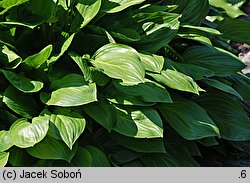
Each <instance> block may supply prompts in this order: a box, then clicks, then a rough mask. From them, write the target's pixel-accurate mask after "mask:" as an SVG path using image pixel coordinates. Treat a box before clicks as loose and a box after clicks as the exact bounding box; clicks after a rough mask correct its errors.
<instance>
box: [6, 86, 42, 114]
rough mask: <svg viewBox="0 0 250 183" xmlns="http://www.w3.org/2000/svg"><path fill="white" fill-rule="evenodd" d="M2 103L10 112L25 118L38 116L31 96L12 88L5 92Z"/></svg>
mask: <svg viewBox="0 0 250 183" xmlns="http://www.w3.org/2000/svg"><path fill="white" fill-rule="evenodd" d="M3 102H4V103H5V104H6V105H7V106H8V107H9V108H10V109H11V110H12V111H14V112H15V113H17V114H19V115H21V116H23V117H25V118H29V119H30V118H32V117H33V116H36V115H37V114H38V107H37V104H36V101H35V99H34V98H33V96H32V95H30V94H24V93H22V92H20V91H19V90H17V89H16V88H14V87H12V86H9V87H8V88H7V89H6V90H5V92H4V96H3Z"/></svg>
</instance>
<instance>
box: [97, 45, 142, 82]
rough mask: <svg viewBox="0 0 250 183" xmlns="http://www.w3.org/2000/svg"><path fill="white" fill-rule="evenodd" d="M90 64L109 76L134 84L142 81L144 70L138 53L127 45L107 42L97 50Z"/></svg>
mask: <svg viewBox="0 0 250 183" xmlns="http://www.w3.org/2000/svg"><path fill="white" fill-rule="evenodd" d="M92 64H93V65H94V66H95V67H96V68H98V69H100V70H102V71H103V72H104V73H105V74H107V75H108V76H109V77H111V78H115V79H122V80H123V81H124V82H128V83H135V84H137V83H141V82H144V76H145V70H144V68H143V67H142V63H141V60H140V57H139V54H138V53H137V51H136V50H135V49H133V48H131V47H129V46H126V45H122V44H116V43H110V44H107V45H105V46H103V47H101V48H100V49H99V50H97V52H96V53H95V54H94V56H93V60H92ZM124 73H126V74H124Z"/></svg>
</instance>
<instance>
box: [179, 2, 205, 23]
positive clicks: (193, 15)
mask: <svg viewBox="0 0 250 183" xmlns="http://www.w3.org/2000/svg"><path fill="white" fill-rule="evenodd" d="M179 3H183V4H184V5H183V7H184V9H183V10H182V12H181V13H182V17H181V21H182V22H188V23H190V24H192V25H200V24H201V23H202V22H203V21H204V19H205V17H206V15H207V14H208V12H209V3H208V0H188V1H187V0H185V1H179ZM180 8H181V6H180Z"/></svg>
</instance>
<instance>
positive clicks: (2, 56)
mask: <svg viewBox="0 0 250 183" xmlns="http://www.w3.org/2000/svg"><path fill="white" fill-rule="evenodd" d="M0 60H1V63H0V66H2V65H3V66H5V67H7V68H16V67H17V66H18V65H19V64H20V63H21V61H22V58H21V57H20V56H18V55H17V54H16V53H15V52H13V51H12V50H10V49H9V48H8V47H7V46H5V45H2V44H0Z"/></svg>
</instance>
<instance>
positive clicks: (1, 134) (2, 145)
mask: <svg viewBox="0 0 250 183" xmlns="http://www.w3.org/2000/svg"><path fill="white" fill-rule="evenodd" d="M12 145H13V143H12V141H11V138H10V132H9V131H5V130H2V131H0V152H3V151H6V150H8V149H9V148H10V147H11V146H12Z"/></svg>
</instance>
